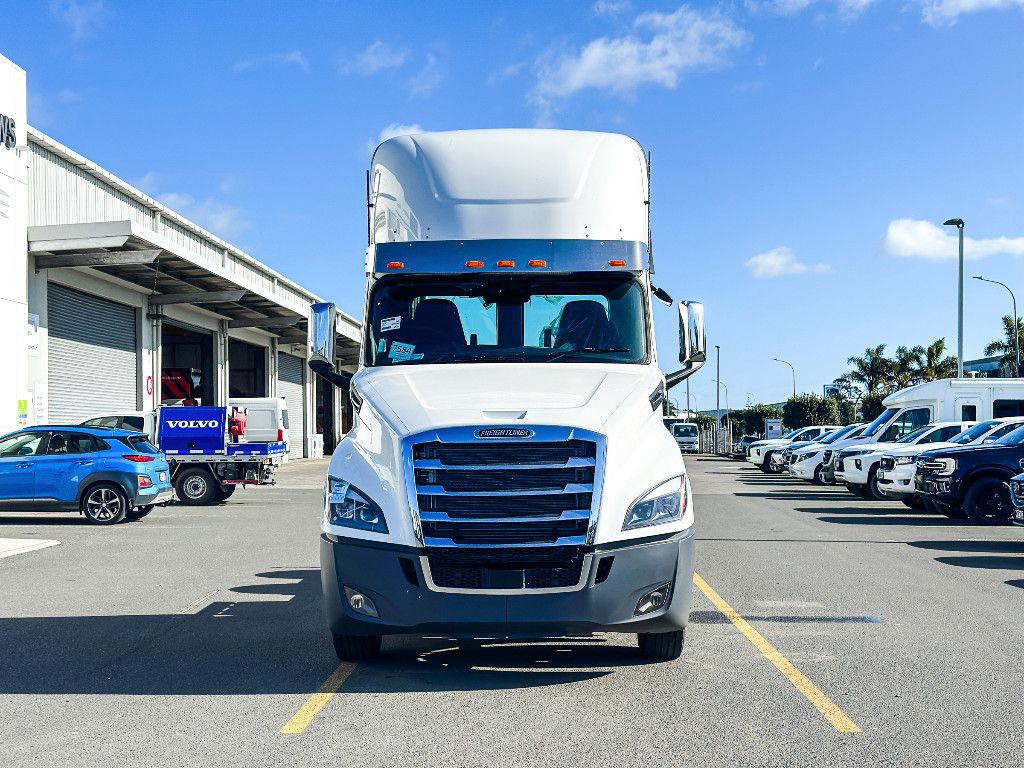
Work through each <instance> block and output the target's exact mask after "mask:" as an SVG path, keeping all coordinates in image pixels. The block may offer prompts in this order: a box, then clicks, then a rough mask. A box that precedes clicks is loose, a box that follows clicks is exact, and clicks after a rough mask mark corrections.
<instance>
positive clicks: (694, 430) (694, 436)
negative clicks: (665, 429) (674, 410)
mask: <svg viewBox="0 0 1024 768" xmlns="http://www.w3.org/2000/svg"><path fill="white" fill-rule="evenodd" d="M672 437H674V438H675V439H676V445H678V446H679V450H680V451H682V452H683V453H698V452H699V451H700V428H699V427H698V426H697V425H696V424H695V423H693V422H692V421H679V422H676V423H675V424H673V425H672Z"/></svg>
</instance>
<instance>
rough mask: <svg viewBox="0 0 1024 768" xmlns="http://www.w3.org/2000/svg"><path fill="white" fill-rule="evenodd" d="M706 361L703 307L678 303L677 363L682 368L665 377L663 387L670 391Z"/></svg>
mask: <svg viewBox="0 0 1024 768" xmlns="http://www.w3.org/2000/svg"><path fill="white" fill-rule="evenodd" d="M705 360H707V340H706V339H705V338H704V305H703V304H701V303H700V302H699V301H681V302H679V362H681V363H682V364H683V367H682V368H681V369H680V370H678V371H676V372H674V373H670V374H668V375H667V376H666V377H665V387H666V388H669V389H671V388H672V387H674V386H675V385H676V384H678V383H679V382H681V381H685V380H686V379H688V378H689V377H690V376H692V375H693V374H695V373H696V372H697V371H698V370H699V369H700V367H701V366H702V365H704V361H705Z"/></svg>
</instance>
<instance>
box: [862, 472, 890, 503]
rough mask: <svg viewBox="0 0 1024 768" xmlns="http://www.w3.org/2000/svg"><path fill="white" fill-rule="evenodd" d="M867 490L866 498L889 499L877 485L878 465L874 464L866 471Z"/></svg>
mask: <svg viewBox="0 0 1024 768" xmlns="http://www.w3.org/2000/svg"><path fill="white" fill-rule="evenodd" d="M867 489H868V492H867V493H866V494H865V497H866V498H869V499H874V500H875V501H889V497H888V496H886V495H885V494H884V493H882V489H881V488H879V487H878V467H877V466H874V467H872V468H871V470H870V471H869V472H868V485H867Z"/></svg>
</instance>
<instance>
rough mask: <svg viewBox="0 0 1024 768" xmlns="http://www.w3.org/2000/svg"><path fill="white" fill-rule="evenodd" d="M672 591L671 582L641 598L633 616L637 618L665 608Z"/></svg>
mask: <svg viewBox="0 0 1024 768" xmlns="http://www.w3.org/2000/svg"><path fill="white" fill-rule="evenodd" d="M671 591H672V584H671V582H670V583H668V584H662V585H661V586H660V587H658V588H657V589H652V590H651V591H650V592H648V593H647V594H646V595H644V596H643V597H641V598H640V600H639V602H637V604H636V610H635V611H633V614H634V615H635V616H643V615H644V614H645V613H651V612H653V611H657V610H660V609H661V608H664V607H665V606H666V605H667V604H668V593H669V592H671Z"/></svg>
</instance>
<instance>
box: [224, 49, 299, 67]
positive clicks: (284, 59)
mask: <svg viewBox="0 0 1024 768" xmlns="http://www.w3.org/2000/svg"><path fill="white" fill-rule="evenodd" d="M264 64H280V65H284V66H292V67H298V68H299V69H301V70H302V71H303V72H308V71H309V62H308V61H306V57H305V56H303V55H302V51H288V52H287V53H270V54H267V55H266V56H255V57H253V58H251V59H239V60H238V61H236V62H235V65H234V66H233V67H232V70H234V71H235V72H245V71H246V70H249V69H252V68H253V67H258V66H261V65H264Z"/></svg>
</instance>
